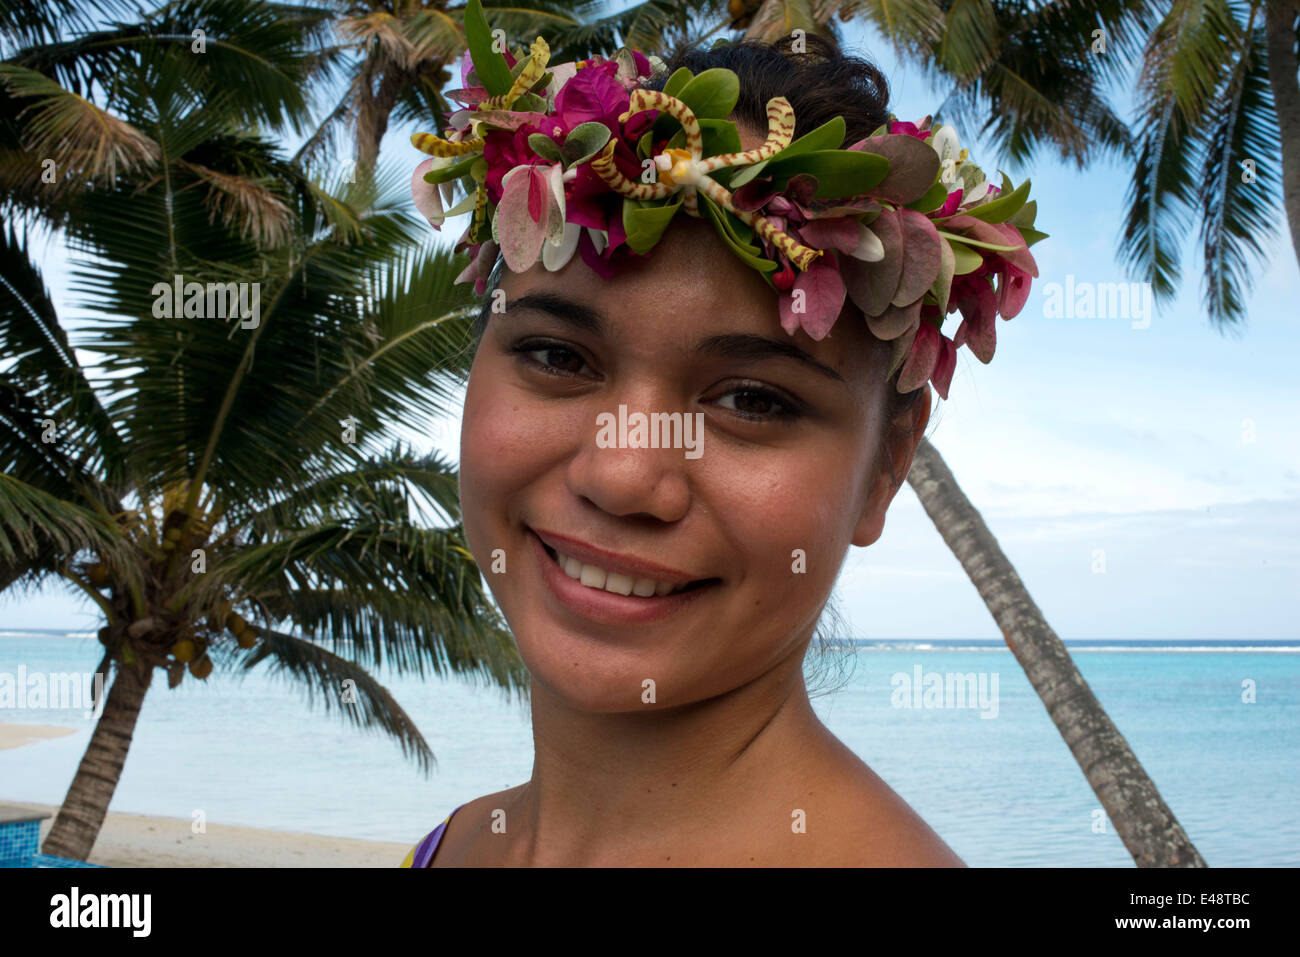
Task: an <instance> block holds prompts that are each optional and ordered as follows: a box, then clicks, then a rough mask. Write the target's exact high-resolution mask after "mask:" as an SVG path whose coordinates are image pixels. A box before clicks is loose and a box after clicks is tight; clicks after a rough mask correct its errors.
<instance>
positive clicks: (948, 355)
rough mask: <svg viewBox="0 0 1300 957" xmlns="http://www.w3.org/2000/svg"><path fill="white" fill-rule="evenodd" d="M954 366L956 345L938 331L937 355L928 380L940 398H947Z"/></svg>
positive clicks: (955, 362) (955, 364) (955, 366)
mask: <svg viewBox="0 0 1300 957" xmlns="http://www.w3.org/2000/svg"><path fill="white" fill-rule="evenodd" d="M956 368H957V347H956V346H954V345H953V344H952V340H951V339H949V338H948V337H947V336H945V335H944V334H943V333H942V332H941V333H939V357H938V358H937V359H936V360H935V363H934V371H933V372H931V373H930V381H931V382H933V383H934V388H935V391H937V392H938V393H939V396H940V397H941V398H944V399H947V398H948V386H950V385H951V384H952V373H953V370H954V369H956Z"/></svg>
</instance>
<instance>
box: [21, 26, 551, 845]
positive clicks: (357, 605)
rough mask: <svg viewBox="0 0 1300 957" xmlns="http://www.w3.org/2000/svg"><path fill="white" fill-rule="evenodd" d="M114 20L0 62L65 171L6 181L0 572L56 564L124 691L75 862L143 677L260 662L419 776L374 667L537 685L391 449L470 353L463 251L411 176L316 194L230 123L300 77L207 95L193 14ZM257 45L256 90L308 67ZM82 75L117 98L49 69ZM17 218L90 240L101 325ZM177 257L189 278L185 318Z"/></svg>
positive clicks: (420, 459) (425, 415)
mask: <svg viewBox="0 0 1300 957" xmlns="http://www.w3.org/2000/svg"><path fill="white" fill-rule="evenodd" d="M243 2H244V0H217V2H216V3H215V4H214V8H218V9H220V10H223V11H225V13H226V14H227V15H230V16H235V14H237V13H238V9H237V8H238V5H239V4H240V3H243ZM245 6H246V8H247V7H252V6H254V5H253V4H246V5H245ZM191 22H192V21H191ZM259 23H261V24H262V25H263V27H265V26H266V24H267V21H266V20H261V21H258V20H254V21H253V23H252V27H253V28H252V29H248V30H246V31H245V32H244V33H243V34H241V35H236V34H233V33H230V34H226V39H225V40H223V41H222V42H223V43H228V44H232V46H231V47H228V48H227V50H226V53H227V54H231V55H233V52H232V51H233V50H234V49H235V47H234V45H235V44H242V47H241V48H240V49H242V50H243V51H244V52H245V53H249V52H251V51H253V50H254V49H256V48H257V47H258V44H257V43H256V42H254V41H257V40H259V39H260V40H268V39H269V38H270V37H271V36H275V37H280V40H281V41H283V39H284V36H283V35H282V34H279V33H278V32H276V31H274V30H271V31H270V33H269V34H268V33H267V32H263V33H261V34H258V32H257V27H258V24H259ZM136 26H138V25H136ZM246 26H248V25H247V24H246ZM119 33H120V36H119V39H120V41H121V42H120V43H119V44H118V45H117V47H116V49H115V50H114V52H110V53H107V54H105V53H103V52H102V51H103V50H105V49H109V50H113V41H112V40H111V39H109V38H105V40H104V42H103V43H101V44H99V45H98V46H97V47H96V48H95V49H94V50H91V51H90V52H89V53H87V55H86V57H85V58H82V59H81V60H80V61H79V60H78V57H77V56H76V55H74V54H72V53H69V52H68V49H67V46H66V45H64V46H56V48H55V49H52V50H39V49H30V50H27V51H21V52H20V54H19V55H17V56H15V57H11V58H10V59H9V60H7V61H6V62H5V63H4V64H3V65H0V80H3V81H4V83H5V85H6V96H5V97H4V98H3V99H2V100H0V105H2V109H0V117H3V119H4V120H5V124H4V126H3V127H0V132H3V134H4V135H5V136H7V137H8V139H7V140H6V141H3V142H0V146H6V147H9V148H11V149H17V150H19V151H20V152H19V154H18V155H19V156H21V155H22V151H26V152H31V153H34V155H35V156H37V157H40V156H42V155H45V156H47V157H55V158H57V160H58V162H57V163H56V166H57V168H58V169H59V170H61V171H62V170H64V169H67V168H71V169H72V170H75V171H76V172H77V174H78V175H75V176H72V177H69V178H70V179H71V183H70V184H68V183H64V182H60V183H51V184H46V185H49V186H56V187H58V188H57V190H51V192H52V193H55V194H56V196H57V199H51V198H50V197H49V196H46V195H43V194H41V193H40V185H41V184H42V183H41V180H40V178H39V177H37V179H36V180H35V182H31V181H27V182H28V186H29V190H28V192H23V191H22V190H19V191H16V192H13V193H10V194H8V195H7V197H6V207H7V209H6V211H7V212H8V214H9V219H10V227H9V228H8V229H7V231H6V232H5V234H4V237H3V248H2V249H0V338H2V339H3V341H4V342H5V343H6V346H7V347H11V348H7V349H6V352H7V353H8V354H9V355H11V356H12V359H11V360H10V361H9V362H8V363H7V364H6V366H5V367H4V368H3V369H2V370H0V465H3V475H2V476H0V588H9V587H20V588H21V587H34V586H37V585H39V584H41V583H43V582H46V581H61V582H63V583H65V584H66V585H67V586H68V587H69V588H75V589H77V590H78V591H79V592H80V593H82V594H85V595H87V596H89V597H90V598H91V600H93V601H94V602H95V604H96V605H97V606H98V608H99V609H100V611H101V612H102V614H103V618H104V622H105V624H104V627H103V628H101V629H100V632H99V639H100V641H101V643H102V644H103V646H104V648H103V660H102V662H101V664H100V666H99V668H98V670H99V671H100V672H103V673H105V675H106V677H107V676H108V674H109V673H110V672H112V674H113V678H112V683H111V687H110V689H109V691H108V694H107V696H106V698H105V701H104V709H103V713H102V716H101V717H100V719H99V721H98V723H97V724H96V726H95V730H94V732H93V734H92V737H91V741H90V744H89V746H88V748H87V750H86V753H85V756H84V757H83V759H82V761H81V764H80V766H79V768H78V770H77V772H76V775H75V776H74V778H73V780H72V783H71V785H70V787H69V790H68V795H67V797H66V799H65V801H64V804H63V807H62V808H61V810H60V812H59V815H58V817H57V819H56V821H55V823H54V827H53V829H52V830H51V832H50V834H49V836H48V837H47V838H46V841H45V844H44V848H43V849H44V850H45V851H46V853H50V854H55V855H59V856H64V857H72V858H79V859H84V858H85V857H86V856H88V854H89V853H90V850H91V848H92V847H93V845H94V842H95V839H96V836H97V834H98V831H99V828H100V826H101V824H102V822H103V818H104V814H105V812H106V811H107V808H108V805H109V802H110V801H111V798H112V794H113V791H114V789H115V787H116V783H117V780H118V777H119V775H120V773H121V769H122V766H123V763H124V761H125V758H126V754H127V751H128V749H129V747H130V743H131V735H132V732H133V729H134V726H135V722H136V719H137V716H138V714H139V711H140V707H141V705H142V702H143V699H144V696H145V693H146V692H147V690H148V688H149V686H150V684H151V683H152V679H153V674H154V669H155V668H161V669H163V670H164V671H165V672H166V674H167V680H168V685H169V686H170V687H175V686H177V685H178V684H180V683H181V682H182V681H184V680H185V678H186V675H187V674H188V675H189V676H190V677H191V678H192V679H193V680H206V679H207V678H208V677H209V675H210V674H212V673H213V671H214V668H215V666H216V665H217V664H221V665H223V666H227V667H230V668H235V667H238V668H242V669H247V668H252V667H254V666H256V665H258V664H259V663H262V662H266V665H267V666H268V667H271V668H273V669H274V670H275V671H276V672H277V673H282V674H284V675H286V676H287V677H290V678H292V679H297V681H298V683H299V684H300V685H301V686H302V687H303V688H304V689H305V690H307V691H308V692H309V694H313V695H314V694H315V693H316V692H320V694H321V698H322V699H323V703H324V705H325V707H326V708H327V709H330V708H333V707H338V708H339V709H340V711H341V712H342V713H343V715H344V716H345V717H346V718H347V719H348V720H350V721H351V722H353V723H354V724H356V725H358V726H365V727H373V728H379V729H382V730H383V731H384V732H385V733H387V734H389V735H391V736H392V737H393V738H395V739H396V740H397V741H398V743H399V744H400V745H401V747H402V749H403V752H404V753H405V754H407V755H410V756H413V757H414V758H415V759H416V760H417V761H418V762H419V764H420V766H421V767H422V768H423V769H425V770H427V769H428V768H429V767H431V765H432V762H433V755H432V753H431V751H430V749H429V747H428V744H427V742H426V741H425V740H424V738H423V736H422V735H421V734H420V732H419V730H418V729H417V728H416V727H415V726H414V725H413V723H412V722H411V721H410V719H409V717H408V716H407V715H406V713H405V712H404V711H403V709H402V708H401V706H400V705H399V704H398V703H397V702H396V701H395V700H394V699H393V698H392V696H391V694H389V693H388V691H387V690H385V689H384V688H383V687H382V686H381V685H380V684H379V683H378V682H377V681H375V680H374V678H373V677H371V676H370V675H368V674H367V673H366V671H365V670H364V668H363V664H365V663H366V662H374V663H376V664H378V663H381V662H383V661H384V660H386V659H387V660H389V661H391V662H392V663H394V664H395V665H396V666H397V667H399V668H401V669H404V670H409V669H414V670H416V671H418V672H420V673H423V671H424V669H425V668H426V667H429V668H432V669H433V670H434V671H435V672H437V673H443V672H446V671H451V672H453V673H459V674H466V675H472V676H476V677H483V678H486V679H487V680H489V681H491V682H493V683H495V684H497V685H499V686H501V687H503V688H506V689H508V690H509V691H511V692H522V691H523V690H524V689H525V688H526V684H525V681H526V672H525V670H524V669H523V666H522V662H521V661H520V660H519V658H518V654H517V652H516V651H515V649H514V646H513V642H512V640H511V638H510V635H509V632H508V630H507V629H506V628H505V627H504V623H503V622H502V621H501V619H500V617H499V615H498V613H497V612H496V611H495V609H494V608H493V606H492V605H491V603H490V600H489V598H488V596H487V595H486V593H485V592H484V590H483V588H482V584H481V581H480V578H479V573H478V568H477V566H476V565H475V563H474V561H473V558H472V556H471V555H470V553H469V551H468V549H467V547H466V544H465V541H464V535H463V530H462V528H461V526H460V522H459V506H458V503H457V477H456V472H455V470H454V469H453V468H452V467H451V466H450V465H449V464H448V463H447V462H446V461H444V460H443V459H442V458H441V457H440V456H438V455H417V454H414V453H413V452H412V451H411V450H410V449H408V448H406V447H404V446H403V445H401V444H400V442H399V441H397V440H396V439H395V429H396V428H397V427H398V426H401V427H405V428H413V429H419V428H421V427H422V426H423V425H427V424H428V423H429V422H430V420H431V417H433V416H437V415H440V414H444V413H445V412H447V411H449V409H450V406H451V404H452V403H453V401H454V400H453V396H454V394H455V386H456V383H457V382H458V381H459V379H460V378H461V377H463V376H464V374H465V372H466V371H467V362H468V357H469V355H470V351H471V350H470V346H471V344H472V340H471V337H470V335H469V331H468V327H469V322H470V318H471V313H472V311H473V304H472V302H471V301H470V299H469V298H468V297H467V295H466V292H465V291H464V288H463V287H455V286H454V285H453V279H454V277H455V275H456V274H457V273H458V271H459V268H460V266H461V265H462V264H461V263H458V262H457V261H456V260H455V258H454V257H452V256H451V255H450V254H449V253H448V252H447V251H445V250H433V249H430V248H427V247H425V246H423V245H422V244H421V237H423V236H424V232H425V231H424V229H422V228H421V225H420V223H419V221H417V220H416V219H415V218H414V217H413V216H412V215H411V213H410V211H409V210H408V208H407V207H408V205H409V204H408V197H407V194H406V190H405V177H404V176H400V177H396V178H392V177H390V178H389V179H388V180H386V181H383V182H377V181H376V180H374V179H373V178H369V177H359V178H358V180H357V182H356V183H336V184H334V185H332V186H329V187H326V186H325V185H322V184H320V183H316V182H313V181H311V180H309V179H307V178H306V177H305V176H304V175H303V174H302V172H301V171H300V170H299V169H298V168H297V167H296V166H295V165H294V164H292V163H291V162H288V161H286V160H285V159H283V158H282V157H281V156H279V155H278V154H277V152H276V151H275V149H274V148H273V147H272V146H271V144H270V143H269V142H268V141H267V140H265V139H263V138H262V137H260V136H258V135H255V134H250V133H247V132H243V130H246V129H247V128H248V126H250V125H251V123H250V121H249V117H248V115H247V113H246V110H247V109H249V108H254V109H256V110H257V111H260V115H261V116H262V122H267V123H269V122H271V119H272V118H274V116H275V115H276V113H277V111H278V115H279V116H280V117H281V118H283V117H292V116H293V115H295V109H294V108H293V101H292V97H291V96H286V97H285V98H282V99H281V100H279V101H278V102H272V101H271V100H270V99H263V98H261V96H260V95H259V94H257V93H256V92H254V93H251V94H246V93H243V92H241V91H239V90H230V91H227V92H225V93H220V92H217V91H220V90H221V89H222V87H221V86H220V84H214V82H213V79H214V76H215V75H216V74H217V73H219V72H220V64H214V63H212V62H211V61H203V60H198V61H197V65H196V64H195V61H193V60H191V59H190V58H189V57H188V56H187V55H186V54H188V52H189V36H190V35H189V33H188V32H187V33H186V34H185V41H186V42H185V43H184V45H181V44H177V43H175V42H160V39H159V37H157V36H151V35H150V34H149V32H148V30H147V29H140V30H137V31H136V32H135V33H134V34H132V30H131V29H129V28H123V29H122V30H120V31H119ZM232 36H241V37H242V39H239V40H231V39H230V37H232ZM146 41H148V42H146ZM76 43H77V41H72V45H76ZM83 52H84V51H83ZM257 52H258V53H259V54H260V62H261V63H262V64H264V68H265V70H266V76H265V77H264V79H266V80H267V82H268V83H269V82H271V81H272V80H274V79H275V78H276V75H277V73H278V74H279V75H281V76H283V75H284V74H285V73H286V72H288V71H287V67H286V64H288V65H289V66H290V67H291V66H292V64H294V63H298V64H302V65H303V68H304V69H308V68H309V67H310V65H311V58H310V57H307V56H303V55H302V54H301V47H300V46H299V47H294V46H293V45H292V44H290V43H287V42H277V43H269V44H267V45H266V46H264V47H262V48H261V49H260V50H258V51H257ZM33 63H40V64H49V63H57V64H58V66H56V67H54V68H51V72H50V73H48V74H47V73H43V72H41V71H40V70H38V69H35V68H34V67H33V66H32V65H31V64H33ZM78 68H80V69H81V70H83V71H84V72H82V74H81V75H82V77H83V86H82V87H81V89H82V91H83V92H84V93H86V94H89V93H91V92H92V89H93V90H94V91H95V92H97V93H99V94H100V95H101V96H102V98H103V100H104V102H105V103H106V104H107V105H106V106H98V105H95V104H93V103H92V102H91V101H90V98H89V96H88V95H86V96H82V95H78V94H77V92H76V91H75V90H73V89H69V87H67V86H64V85H62V84H60V83H59V82H58V80H57V79H56V76H58V75H59V72H60V71H63V73H64V75H65V76H66V75H75V74H76V72H77V70H78ZM208 71H211V72H208ZM87 74H93V80H92V81H89V82H87V81H85V79H84V78H85V76H86V75H87ZM114 77H115V78H117V80H118V82H116V83H115V82H113V78H114ZM94 125H98V126H99V127H100V128H101V129H104V130H106V131H107V132H106V134H105V136H104V139H105V140H106V142H105V143H98V142H96V141H95V140H94V138H93V137H91V136H89V135H87V134H86V133H85V128H86V127H87V126H94ZM65 164H66V165H65ZM30 172H31V171H30V170H24V171H23V173H25V174H30ZM63 175H66V174H63ZM24 217H27V218H31V217H43V218H44V221H46V222H53V223H54V224H56V225H59V226H61V227H63V229H64V230H66V235H67V237H68V240H69V242H70V243H71V244H72V246H73V247H74V248H75V249H77V250H78V251H79V252H81V253H82V254H83V255H82V257H81V258H80V260H79V261H78V263H77V268H76V272H75V276H76V281H77V290H78V291H79V292H80V293H81V295H82V297H83V301H84V304H85V305H86V306H87V307H89V308H92V309H94V310H95V311H96V312H98V313H100V314H102V315H104V316H105V317H106V318H103V319H100V320H97V321H96V322H95V323H94V324H92V325H91V326H89V327H87V328H85V329H84V330H82V332H81V334H80V335H78V336H77V337H76V338H75V339H74V338H73V337H71V336H69V334H68V332H67V330H66V329H65V328H64V326H63V325H62V324H61V323H60V321H59V317H58V315H57V311H56V309H55V306H54V303H53V301H52V300H51V297H50V295H49V293H48V292H47V291H46V289H45V286H44V281H43V279H42V277H41V274H40V271H39V270H38V268H37V267H36V266H35V264H34V263H33V262H32V261H31V259H30V257H29V256H28V253H27V241H26V237H25V235H24V234H23V233H22V232H21V231H20V228H19V226H18V225H17V223H18V220H19V219H21V218H24ZM177 276H181V277H183V278H182V283H183V284H184V283H197V284H198V286H197V287H188V288H187V287H185V286H184V285H182V289H181V292H183V293H185V295H184V296H183V297H181V298H183V300H184V301H183V305H182V307H181V308H176V302H175V301H174V300H175V298H176V296H175V294H174V292H173V290H175V288H176V287H175V283H176V277H177ZM195 288H197V295H195V294H194V292H193V291H194V289H195ZM214 291H215V295H214ZM196 313H197V314H196ZM77 348H80V349H84V350H88V351H89V352H90V353H91V354H93V355H95V356H98V357H100V361H99V363H98V364H97V365H94V366H86V365H83V362H82V360H81V359H80V357H79V356H78V353H77V351H76V350H77Z"/></svg>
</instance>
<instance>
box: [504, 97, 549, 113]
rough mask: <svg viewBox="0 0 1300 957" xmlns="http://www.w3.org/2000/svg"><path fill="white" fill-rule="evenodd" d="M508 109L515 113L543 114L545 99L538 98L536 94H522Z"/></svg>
mask: <svg viewBox="0 0 1300 957" xmlns="http://www.w3.org/2000/svg"><path fill="white" fill-rule="evenodd" d="M510 109H511V111H513V112H515V113H545V112H546V98H545V97H541V96H538V95H537V94H536V93H523V94H520V96H519V97H518V98H517V99H516V100H515V102H514V104H513V105H511V107H510Z"/></svg>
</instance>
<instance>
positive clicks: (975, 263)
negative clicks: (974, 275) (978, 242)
mask: <svg viewBox="0 0 1300 957" xmlns="http://www.w3.org/2000/svg"><path fill="white" fill-rule="evenodd" d="M948 245H949V246H950V247H951V248H952V255H953V259H955V260H956V265H955V266H954V267H953V274H954V275H957V276H964V275H966V274H967V273H968V272H974V271H975V270H976V269H979V268H980V264H981V263H982V262H984V257H983V256H981V255H980V254H979V253H977V252H976V251H975V250H973V249H971V248H969V247H967V246H963V245H962V244H961V243H954V242H949V243H948Z"/></svg>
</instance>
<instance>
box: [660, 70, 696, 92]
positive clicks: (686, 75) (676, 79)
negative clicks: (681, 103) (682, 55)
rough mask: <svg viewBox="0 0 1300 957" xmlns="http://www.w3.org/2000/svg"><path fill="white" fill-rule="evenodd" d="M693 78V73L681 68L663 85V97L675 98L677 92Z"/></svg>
mask: <svg viewBox="0 0 1300 957" xmlns="http://www.w3.org/2000/svg"><path fill="white" fill-rule="evenodd" d="M694 77H695V74H694V73H692V72H691V71H690V70H688V69H686V67H682V68H681V69H680V70H678V71H677V72H676V73H674V74H673V75H672V76H670V77H669V78H668V80H667V81H666V82H665V83H664V89H663V92H664V96H677V92H678V91H679V90H681V89H682V88H683V87H684V86H686V84H687V83H690V82H691V80H692V79H694ZM678 99H681V97H678Z"/></svg>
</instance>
